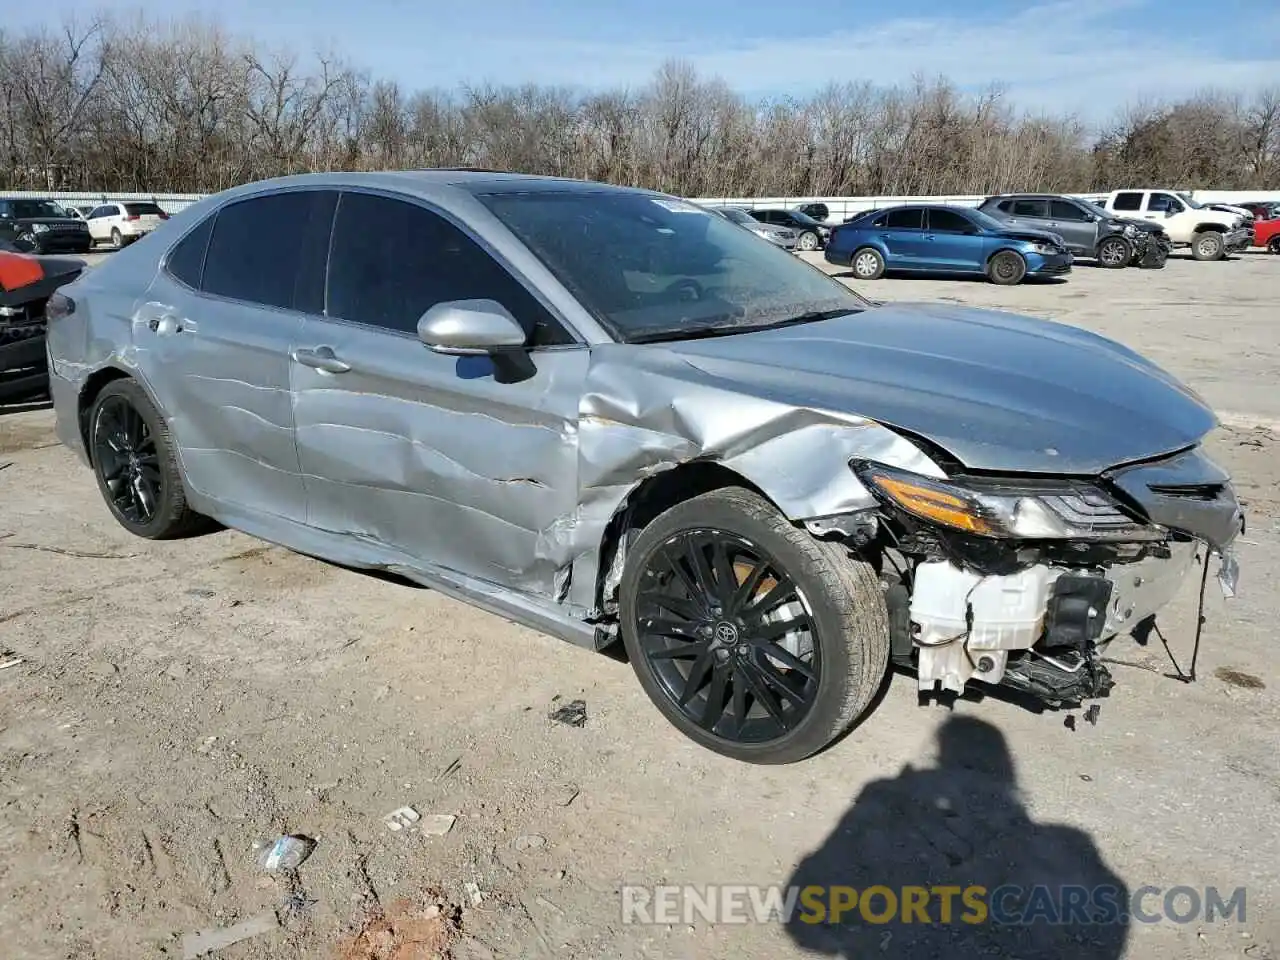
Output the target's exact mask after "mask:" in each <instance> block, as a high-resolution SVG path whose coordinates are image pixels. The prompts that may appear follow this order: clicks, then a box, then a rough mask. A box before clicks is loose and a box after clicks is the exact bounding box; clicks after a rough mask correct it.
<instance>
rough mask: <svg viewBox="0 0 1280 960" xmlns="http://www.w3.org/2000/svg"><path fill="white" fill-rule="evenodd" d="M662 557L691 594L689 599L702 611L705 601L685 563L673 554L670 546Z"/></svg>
mask: <svg viewBox="0 0 1280 960" xmlns="http://www.w3.org/2000/svg"><path fill="white" fill-rule="evenodd" d="M662 557H663V559H664V560H665V561H666V564H667V566H669V567H670V568H671V570H672V572H674V573H675V575H676V577H677V578H678V579H679V580H680V583H681V585H682V586H683V587H684V589H685V592H686V593H688V594H689V598H690V599H691V600H692V601H693V602H694V603H695V604H697V606H698V608H699V610H701V608H702V601H703V597H702V593H701V591H700V590H699V589H698V585H697V583H695V582H694V581H693V579H692V578H691V577H690V576H689V571H688V570H686V569H685V568H684V563H683V562H682V561H681V558H680V557H679V556H677V555H676V554H675V553H673V552H672V551H671V548H670V547H669V546H668V547H666V548H664V549H663V551H662Z"/></svg>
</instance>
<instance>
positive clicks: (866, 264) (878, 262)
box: [849, 247, 884, 280]
mask: <svg viewBox="0 0 1280 960" xmlns="http://www.w3.org/2000/svg"><path fill="white" fill-rule="evenodd" d="M849 267H850V269H852V270H853V275H854V276H855V277H857V278H858V279H859V280H879V279H880V278H881V277H882V276H884V257H882V256H881V255H880V251H879V250H877V249H876V248H875V247H859V248H858V249H857V250H855V251H853V256H852V257H850V258H849Z"/></svg>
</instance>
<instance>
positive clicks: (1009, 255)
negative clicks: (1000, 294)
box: [987, 250, 1027, 287]
mask: <svg viewBox="0 0 1280 960" xmlns="http://www.w3.org/2000/svg"><path fill="white" fill-rule="evenodd" d="M1026 275H1027V261H1026V260H1024V259H1022V255H1021V254H1019V253H1014V252H1013V251H1012V250H1001V251H1000V252H999V253H997V254H996V255H995V256H994V257H992V258H991V260H990V262H989V263H988V264H987V276H988V277H990V278H991V282H992V283H998V284H1000V285H1001V286H1002V287H1012V286H1016V285H1017V284H1019V283H1021V282H1022V278H1023V277H1025V276H1026Z"/></svg>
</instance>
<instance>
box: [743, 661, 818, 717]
mask: <svg viewBox="0 0 1280 960" xmlns="http://www.w3.org/2000/svg"><path fill="white" fill-rule="evenodd" d="M753 666H754V667H755V669H757V670H759V671H760V678H761V679H762V680H763V681H764V682H765V683H766V684H767V685H768V686H769V688H770V689H772V690H776V691H777V692H778V693H780V694H781V695H782V696H784V697H786V698H787V700H789V701H790V702H791V703H794V704H795V705H796V706H798V707H803V706H806V705H807V704H808V703H809V702H810V700H811V698H812V696H813V694H816V692H817V687H814V689H813V693H812V694H811V693H810V692H808V691H807V690H806V688H805V686H804V684H803V683H799V684H797V683H796V682H795V681H794V680H792V679H791V678H790V677H788V676H785V675H784V674H783V673H782V671H781V670H779V669H778V668H777V667H775V666H774V665H773V664H772V663H770V662H769V660H768V659H767V658H765V657H761V658H760V659H759V660H757V661H756V662H755V663H754V664H753Z"/></svg>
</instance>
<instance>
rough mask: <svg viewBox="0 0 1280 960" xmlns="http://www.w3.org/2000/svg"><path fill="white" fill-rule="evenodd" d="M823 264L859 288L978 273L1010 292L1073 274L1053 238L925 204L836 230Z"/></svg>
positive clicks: (872, 214) (874, 213)
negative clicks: (863, 283) (862, 283)
mask: <svg viewBox="0 0 1280 960" xmlns="http://www.w3.org/2000/svg"><path fill="white" fill-rule="evenodd" d="M826 258H827V261H828V262H830V263H836V264H840V265H841V266H847V267H851V268H852V269H853V274H854V276H855V277H857V278H858V279H859V280H875V279H877V278H879V277H881V276H883V275H884V274H885V272H886V271H888V270H903V271H911V272H913V273H936V274H955V273H977V274H982V275H984V276H985V277H987V278H988V279H989V280H990V281H991V282H992V283H998V284H1001V285H1003V286H1011V285H1013V284H1016V283H1021V282H1022V281H1023V280H1024V279H1025V278H1027V277H1055V276H1062V275H1063V274H1067V273H1070V272H1071V251H1070V250H1068V249H1067V247H1066V244H1065V243H1064V242H1063V240H1062V238H1061V237H1059V236H1058V235H1056V234H1053V233H1049V232H1047V231H1044V230H1032V229H1029V228H1026V227H1015V226H1012V225H1010V224H1004V223H1001V222H1000V221H999V220H995V219H993V218H992V217H989V216H987V215H986V214H985V213H983V212H982V211H981V210H975V209H973V208H971V207H949V206H942V205H929V204H912V205H910V206H902V207H888V208H886V209H883V210H869V211H867V212H866V213H864V214H862V215H861V216H859V217H855V218H854V219H853V220H850V221H848V222H846V223H842V224H841V225H840V226H838V227H836V228H835V229H834V230H833V231H832V233H831V239H830V240H829V241H828V242H827V251H826Z"/></svg>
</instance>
